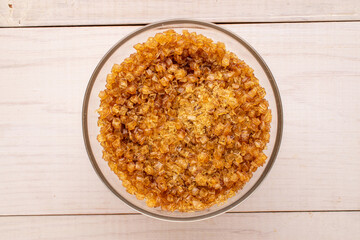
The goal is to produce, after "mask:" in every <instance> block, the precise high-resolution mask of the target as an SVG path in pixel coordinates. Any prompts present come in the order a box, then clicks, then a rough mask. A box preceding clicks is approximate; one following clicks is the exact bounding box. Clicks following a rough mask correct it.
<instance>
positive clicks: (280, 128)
mask: <svg viewBox="0 0 360 240" xmlns="http://www.w3.org/2000/svg"><path fill="white" fill-rule="evenodd" d="M170 24H196V25H201V26H204V27H208V28H213V29H216V30H218V31H220V32H223V33H224V34H226V35H228V36H230V37H232V38H233V39H234V40H236V41H237V42H239V44H241V45H243V46H244V47H245V48H246V49H247V50H248V51H249V52H250V53H251V54H252V55H253V56H254V57H255V58H256V60H257V61H258V62H259V64H260V65H261V67H262V68H263V70H264V71H265V73H266V75H267V77H268V79H269V81H270V84H271V87H272V90H273V93H274V97H275V101H276V109H277V113H276V114H277V116H278V126H277V127H278V128H277V132H276V139H275V144H274V148H273V151H272V153H271V156H270V158H269V160H268V162H267V164H266V167H265V169H264V171H263V173H262V174H261V176H260V178H259V179H258V181H257V182H256V183H255V184H254V185H253V186H252V187H251V189H249V191H247V192H246V193H245V194H244V195H243V196H241V197H240V198H239V199H238V200H236V201H235V202H234V203H232V204H231V205H229V206H226V207H224V208H220V209H219V210H217V211H214V212H211V213H208V214H205V215H202V216H195V217H188V218H178V217H170V216H163V215H160V214H156V213H152V212H149V211H147V210H146V209H143V208H140V207H138V206H136V205H134V204H132V203H131V202H129V201H128V200H127V199H125V198H124V197H123V196H122V195H121V194H119V193H118V192H117V191H116V190H115V189H114V188H113V187H112V186H111V185H110V183H109V182H108V181H107V180H106V178H105V176H104V174H103V173H102V172H101V170H100V168H99V166H98V165H97V162H96V160H95V157H94V154H93V151H92V148H91V145H90V141H89V132H88V122H87V112H88V104H89V99H90V93H91V91H92V87H93V85H94V83H95V80H96V77H97V75H98V73H99V71H100V69H101V68H102V67H103V65H104V63H105V62H106V61H107V60H108V58H109V57H110V56H111V55H112V54H113V53H114V52H115V51H116V50H117V49H118V48H119V47H121V46H122V45H123V44H124V43H125V42H126V41H127V40H129V39H131V38H132V37H134V36H136V35H138V34H140V33H142V32H144V31H147V30H149V29H152V28H156V27H161V26H163V25H165V26H166V25H170ZM82 132H83V139H84V143H85V147H86V152H87V154H88V157H89V160H90V162H91V164H92V166H93V168H94V170H95V172H96V173H97V175H98V176H99V177H100V179H101V180H102V181H103V183H104V184H105V185H106V186H107V187H108V188H109V189H110V190H111V191H112V192H113V193H114V194H115V195H116V196H117V197H118V198H120V199H121V200H122V201H123V202H124V203H125V204H127V205H128V206H129V207H131V208H132V209H134V210H136V211H138V212H140V213H142V214H144V215H147V216H149V217H152V218H156V219H160V220H167V221H175V222H184V221H199V220H204V219H208V218H211V217H214V216H217V215H220V214H222V213H225V212H226V211H229V210H231V209H232V208H234V207H236V206H237V205H238V204H240V203H241V202H242V201H244V200H245V199H246V198H247V197H249V196H250V195H251V194H252V193H253V192H254V190H255V189H257V188H258V186H259V185H260V184H261V183H262V182H263V180H264V178H265V177H266V176H267V175H268V173H269V171H270V170H271V168H272V166H273V165H274V162H275V159H276V157H277V154H278V152H279V149H280V144H281V139H282V132H283V108H282V102H281V98H280V93H279V89H278V87H277V84H276V82H275V79H274V76H273V75H272V73H271V71H270V69H269V67H268V66H267V64H266V63H265V61H264V60H263V58H262V57H261V56H260V54H259V53H258V52H257V51H256V50H255V49H254V48H253V47H252V46H250V44H248V43H247V42H246V41H245V40H243V39H242V38H241V37H239V36H237V35H236V34H234V33H232V32H231V31H229V30H227V29H224V28H222V27H220V26H218V25H216V24H213V23H209V22H204V21H199V20H191V19H171V20H163V21H159V22H155V23H152V24H149V25H146V26H143V27H141V28H139V29H137V30H135V31H134V32H132V33H130V34H129V35H127V36H125V37H124V38H122V39H121V40H120V41H118V42H117V43H116V44H115V45H113V46H112V47H111V48H110V50H109V51H108V52H107V53H106V54H105V55H104V56H103V57H102V59H101V60H100V62H99V63H98V65H97V66H96V68H95V70H94V72H93V74H92V75H91V78H90V80H89V83H88V85H87V88H86V91H85V95H84V100H83V106H82Z"/></svg>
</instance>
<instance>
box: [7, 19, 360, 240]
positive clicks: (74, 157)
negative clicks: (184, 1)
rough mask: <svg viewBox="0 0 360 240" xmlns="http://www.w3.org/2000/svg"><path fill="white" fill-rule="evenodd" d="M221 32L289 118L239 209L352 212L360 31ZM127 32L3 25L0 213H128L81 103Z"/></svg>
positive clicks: (269, 28)
mask: <svg viewBox="0 0 360 240" xmlns="http://www.w3.org/2000/svg"><path fill="white" fill-rule="evenodd" d="M225 27H226V28H228V29H230V30H232V31H234V32H235V33H237V34H239V35H240V36H242V37H244V38H245V39H246V40H247V41H248V42H250V44H252V45H253V46H254V47H255V49H257V50H258V51H259V53H260V54H261V55H262V56H263V57H264V58H265V60H266V61H267V63H268V65H269V67H270V69H271V70H272V71H273V74H274V76H275V78H276V80H277V83H278V85H279V88H280V92H281V95H282V100H283V105H284V116H285V127H284V136H283V143H282V146H281V150H280V154H279V156H278V159H277V161H276V163H275V166H274V168H273V170H272V172H271V173H270V175H269V176H268V177H267V179H266V180H265V182H264V183H263V184H262V185H261V187H260V188H259V189H258V190H257V191H256V192H255V193H254V194H253V195H252V196H251V197H250V198H249V199H248V200H247V201H245V202H244V203H243V204H241V205H240V206H238V207H237V208H236V209H235V211H288V210H360V202H359V199H360V188H359V182H360V174H359V172H360V161H359V155H360V148H359V144H360V118H359V112H360V101H358V100H359V93H358V92H359V89H360V81H359V77H360V57H359V56H360V24H359V23H312V24H259V25H257V24H249V25H246V24H244V25H225ZM135 29H136V27H101V28H99V27H97V28H92V27H90V28H87V27H80V28H32V29H0V52H1V55H0V73H1V81H0V96H1V98H0V112H1V118H0V136H1V137H0V159H1V162H0V193H1V197H0V215H16V214H21V215H28V214H79V213H128V212H133V211H132V210H131V209H129V208H128V207H127V206H125V205H124V204H123V203H122V202H121V201H120V200H119V199H117V198H116V197H115V196H114V195H113V194H112V193H111V192H110V191H109V190H108V189H107V188H106V187H105V186H104V185H103V183H102V182H101V181H100V179H99V178H98V177H97V175H96V174H95V172H94V171H93V169H92V167H91V165H90V162H89V160H88V157H87V155H86V151H85V148H84V145H83V140H82V131H81V107H82V100H83V94H84V92H85V88H86V85H87V83H88V80H89V78H90V75H91V73H92V71H93V69H94V68H95V66H96V64H97V63H98V61H99V60H100V58H101V57H102V56H103V54H104V53H105V52H106V51H107V50H108V49H109V48H110V47H111V46H112V45H113V44H114V43H115V42H116V41H118V40H119V39H120V38H122V37H123V36H124V35H125V34H127V33H129V32H131V31H133V30H135ZM226 216H227V215H226ZM334 216H336V215H334ZM341 216H347V215H341ZM99 218H107V217H99ZM135 218H140V217H135ZM229 218H230V217H229ZM356 218H358V215H357V216H356ZM74 219H77V218H74ZM94 219H96V218H94ZM94 219H91V218H89V221H93V220H94ZM119 219H123V218H120V217H119ZM125 219H126V218H125ZM230 219H231V218H230ZM285 219H286V217H284V219H283V220H282V221H283V222H286V220H285ZM320 219H322V218H321V217H320ZM345 219H348V220H349V221H350V220H353V218H351V217H350V218H348V217H345ZM18 220H19V221H20V220H21V221H28V223H27V224H29V226H32V225H31V224H33V221H29V220H30V218H29V219H27V218H24V219H22V218H19V219H18V218H14V219H13V220H11V221H18ZM2 221H4V220H2ZM36 221H37V220H36V218H34V222H36ZM49 221H50V220H49ZM54 221H65V220H64V219H60V218H59V219H58V220H54ZM71 221H78V220H71ZM79 221H80V220H79ZM118 221H123V220H118ZM139 221H140V222H142V220H139ZM215 221H217V220H215ZM228 221H229V222H231V221H232V220H228ZM238 221H242V220H241V218H240V220H238ZM321 221H322V220H321ZM321 221H320V220H319V224H320V222H321ZM329 221H336V218H335V219H334V218H330V220H329ZM5 222H6V221H5ZM45 222H46V221H45ZM50 222H51V221H50ZM50 222H49V223H48V224H51V223H50ZM268 222H269V223H270V222H271V220H268ZM120 223H121V222H120ZM134 223H136V222H134ZM241 223H242V222H241ZM309 223H311V221H310V222H309ZM219 224H222V223H219ZM0 225H1V224H0ZM20 225H21V224H20ZM20 225H19V226H20ZM55 225H56V224H55ZM55 225H54V226H55ZM91 225H92V223H91V224H90V225H86V224H85V225H84V229H87V228H91ZM240 225H241V224H240ZM54 226H52V228H54ZM104 226H105V225H104ZM111 226H115V225H111ZM159 226H161V224H160V225H159ZM276 226H278V224H276ZM132 227H135V224H133V226H132ZM263 227H265V229H267V227H266V224H264V225H263ZM3 228H4V227H3ZM8 228H10V229H11V228H13V229H15V230H16V229H18V228H17V226H16V225H15V224H14V225H11V226H8ZM224 228H225V225H224ZM50 229H51V228H50ZM59 229H61V228H59ZM109 229H111V227H109V228H107V230H109ZM339 229H341V228H339ZM15 230H14V231H15ZM32 231H37V230H32ZM94 231H96V230H94ZM159 231H160V230H159ZM266 231H268V230H266ZM58 232H59V234H60V233H61V231H60V230H58ZM32 233H33V234H35V232H32ZM14 234H15V233H14ZM16 234H20V235H18V236H21V233H16ZM16 234H15V235H14V236H17V235H16ZM44 234H45V233H44ZM46 234H49V233H46ZM46 234H45V235H44V236H48V235H46ZM109 234H111V233H109ZM303 234H307V233H303ZM259 236H261V235H259ZM300 236H301V235H300ZM80 237H81V236H80ZM80 237H79V238H80ZM14 239H15V238H14Z"/></svg>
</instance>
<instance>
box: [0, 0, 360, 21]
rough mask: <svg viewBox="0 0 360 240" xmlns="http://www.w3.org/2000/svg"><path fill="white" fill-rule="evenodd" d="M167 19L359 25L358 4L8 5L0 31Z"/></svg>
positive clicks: (16, 0)
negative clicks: (15, 28) (3, 29)
mask: <svg viewBox="0 0 360 240" xmlns="http://www.w3.org/2000/svg"><path fill="white" fill-rule="evenodd" d="M167 18H193V19H201V20H207V21H213V22H274V21H279V22H288V21H337V20H360V1H357V0H343V1H341V2H340V1H338V0H317V1H313V0H293V1H288V0H275V1H270V0H258V1H245V0H239V1H233V0H222V1H217V0H209V1H208V0H200V1H190V0H186V1H176V0H168V1H161V0H155V1H142V0H132V1H125V0H121V1H116V0H103V1H98V0H66V1H64V0H55V1H48V0H8V1H1V2H0V26H54V25H56V26H58V25H107V24H139V23H140V24H143V23H149V22H153V21H158V20H162V19H167Z"/></svg>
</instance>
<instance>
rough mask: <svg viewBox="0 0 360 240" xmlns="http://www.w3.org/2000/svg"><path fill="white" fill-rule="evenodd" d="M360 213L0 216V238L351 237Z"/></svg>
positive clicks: (284, 239)
mask: <svg viewBox="0 0 360 240" xmlns="http://www.w3.org/2000/svg"><path fill="white" fill-rule="evenodd" d="M359 222H360V214H359V213H344V212H336V213H273V214H268V213H265V214H264V213H245V214H244V213H243V214H224V215H222V216H219V217H216V218H213V219H209V220H205V221H201V222H194V223H176V222H163V221H158V220H154V219H150V218H147V217H145V216H142V215H120V216H119V215H118V216H111V215H110V216H109V215H108V216H104V215H100V216H56V217H45V216H42V217H7V218H0V232H1V233H2V234H1V236H0V239H12V240H23V239H27V240H32V239H34V240H35V239H36V240H40V239H44V240H45V239H46V240H55V239H72V240H77V239H87V240H97V239H99V240H100V239H101V240H106V239H127V240H134V239H157V240H167V239H174V240H176V239H189V240H191V239H208V240H217V239H240V238H241V239H244V240H247V239H251V240H258V239H269V240H272V239H277V240H288V239H292V240H297V239H299V240H303V239H326V240H335V239H343V240H346V239H349V240H350V239H354V237H356V236H359V235H360V228H359V224H358V225H357V226H356V223H359Z"/></svg>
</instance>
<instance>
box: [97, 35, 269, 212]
mask: <svg viewBox="0 0 360 240" xmlns="http://www.w3.org/2000/svg"><path fill="white" fill-rule="evenodd" d="M134 48H135V49H136V53H134V54H132V55H130V57H128V58H126V59H125V60H124V61H123V62H122V63H121V64H114V66H113V68H112V71H111V73H110V74H109V75H108V76H107V79H106V80H107V84H106V89H105V90H104V91H101V92H100V93H99V97H100V100H101V103H100V108H99V110H98V113H99V115H100V116H99V119H98V126H99V127H100V134H99V135H98V141H99V142H100V144H101V146H102V147H103V158H104V160H105V161H107V162H108V164H109V166H110V168H111V169H112V171H114V173H116V174H117V175H118V177H119V178H120V180H121V181H122V184H123V186H124V187H125V188H126V189H127V191H128V192H129V193H131V194H134V195H136V197H137V198H138V199H141V200H142V199H144V200H145V201H146V203H147V205H148V206H149V207H161V208H162V209H163V210H168V211H175V210H178V211H196V210H203V209H205V208H209V207H211V206H212V205H214V204H220V203H223V202H225V201H226V200H227V199H228V198H229V197H232V196H234V195H235V194H236V192H237V191H239V189H241V188H242V187H243V186H244V185H245V184H246V182H248V181H249V180H250V178H251V177H252V173H253V172H254V171H256V169H257V168H258V167H260V166H262V165H263V164H264V163H265V161H266V158H267V157H266V155H265V154H264V153H263V150H264V149H265V147H266V144H267V143H268V141H269V138H270V135H269V132H270V122H271V112H270V110H269V109H268V106H269V104H268V102H267V101H266V100H265V98H264V97H265V90H264V88H262V87H261V86H260V85H259V81H258V79H257V78H256V77H255V76H254V73H253V70H252V69H251V68H250V67H249V66H248V65H247V64H246V63H245V62H244V61H242V60H240V59H239V58H238V57H237V56H236V55H235V54H233V53H231V52H229V51H227V50H226V49H225V45H224V44H223V43H220V42H218V43H214V42H213V41H212V40H211V39H209V38H207V37H205V36H203V35H200V34H196V33H194V32H192V33H189V32H188V31H183V32H182V34H179V33H176V32H175V31H173V30H169V31H166V32H164V33H158V34H156V35H155V36H154V37H150V38H149V39H148V40H147V41H146V42H145V43H139V44H136V45H135V46H134Z"/></svg>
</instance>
